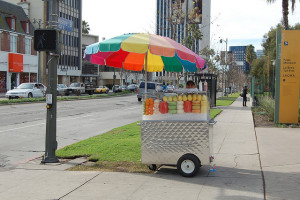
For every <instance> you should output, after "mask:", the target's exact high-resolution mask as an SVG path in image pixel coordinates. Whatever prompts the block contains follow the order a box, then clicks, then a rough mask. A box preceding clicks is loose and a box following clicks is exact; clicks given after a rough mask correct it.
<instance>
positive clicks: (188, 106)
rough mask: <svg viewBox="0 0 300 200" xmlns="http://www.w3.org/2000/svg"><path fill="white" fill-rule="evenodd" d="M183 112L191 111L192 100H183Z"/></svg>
mask: <svg viewBox="0 0 300 200" xmlns="http://www.w3.org/2000/svg"><path fill="white" fill-rule="evenodd" d="M184 112H186V113H190V112H192V102H191V101H185V102H184Z"/></svg>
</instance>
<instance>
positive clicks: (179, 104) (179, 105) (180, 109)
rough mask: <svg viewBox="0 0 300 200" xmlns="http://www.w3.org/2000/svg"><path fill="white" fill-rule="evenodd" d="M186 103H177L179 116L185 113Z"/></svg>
mask: <svg viewBox="0 0 300 200" xmlns="http://www.w3.org/2000/svg"><path fill="white" fill-rule="evenodd" d="M183 104H184V102H183V101H177V114H182V113H184V106H183Z"/></svg>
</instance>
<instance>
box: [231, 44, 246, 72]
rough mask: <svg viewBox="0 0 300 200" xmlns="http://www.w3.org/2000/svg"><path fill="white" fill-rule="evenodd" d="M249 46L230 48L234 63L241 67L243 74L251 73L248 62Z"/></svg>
mask: <svg viewBox="0 0 300 200" xmlns="http://www.w3.org/2000/svg"><path fill="white" fill-rule="evenodd" d="M246 49H247V46H229V51H230V52H232V63H235V64H236V65H237V66H239V68H240V70H242V71H243V72H249V71H250V65H249V63H247V62H246V54H247V52H246Z"/></svg>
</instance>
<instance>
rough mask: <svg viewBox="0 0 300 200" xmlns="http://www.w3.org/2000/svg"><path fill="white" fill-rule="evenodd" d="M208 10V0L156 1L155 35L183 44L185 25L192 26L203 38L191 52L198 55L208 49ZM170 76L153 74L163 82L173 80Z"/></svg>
mask: <svg viewBox="0 0 300 200" xmlns="http://www.w3.org/2000/svg"><path fill="white" fill-rule="evenodd" d="M210 10H211V2H210V0H157V13H156V15H157V18H156V34H157V35H162V36H167V37H169V38H172V39H174V40H175V41H177V42H178V43H181V44H183V41H184V38H185V37H186V34H187V29H186V27H187V26H186V25H187V24H188V25H191V24H194V25H195V26H196V27H198V28H199V29H200V31H201V33H202V35H203V36H202V40H197V41H195V42H194V45H193V49H192V50H193V51H194V52H195V53H197V54H200V51H201V50H202V49H203V48H205V47H210V23H211V22H210ZM185 13H188V14H185ZM172 76H174V73H167V72H159V73H155V77H156V79H159V80H163V81H164V80H167V81H169V80H174V78H175V77H172ZM175 79H176V78H175Z"/></svg>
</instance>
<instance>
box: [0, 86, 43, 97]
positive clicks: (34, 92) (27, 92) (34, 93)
mask: <svg viewBox="0 0 300 200" xmlns="http://www.w3.org/2000/svg"><path fill="white" fill-rule="evenodd" d="M46 89H47V87H46V86H44V85H43V84H41V83H22V84H21V85H19V86H18V87H17V88H15V89H13V90H9V91H8V92H6V94H5V97H6V98H8V99H14V98H16V99H17V98H32V97H44V96H45V94H46Z"/></svg>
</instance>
